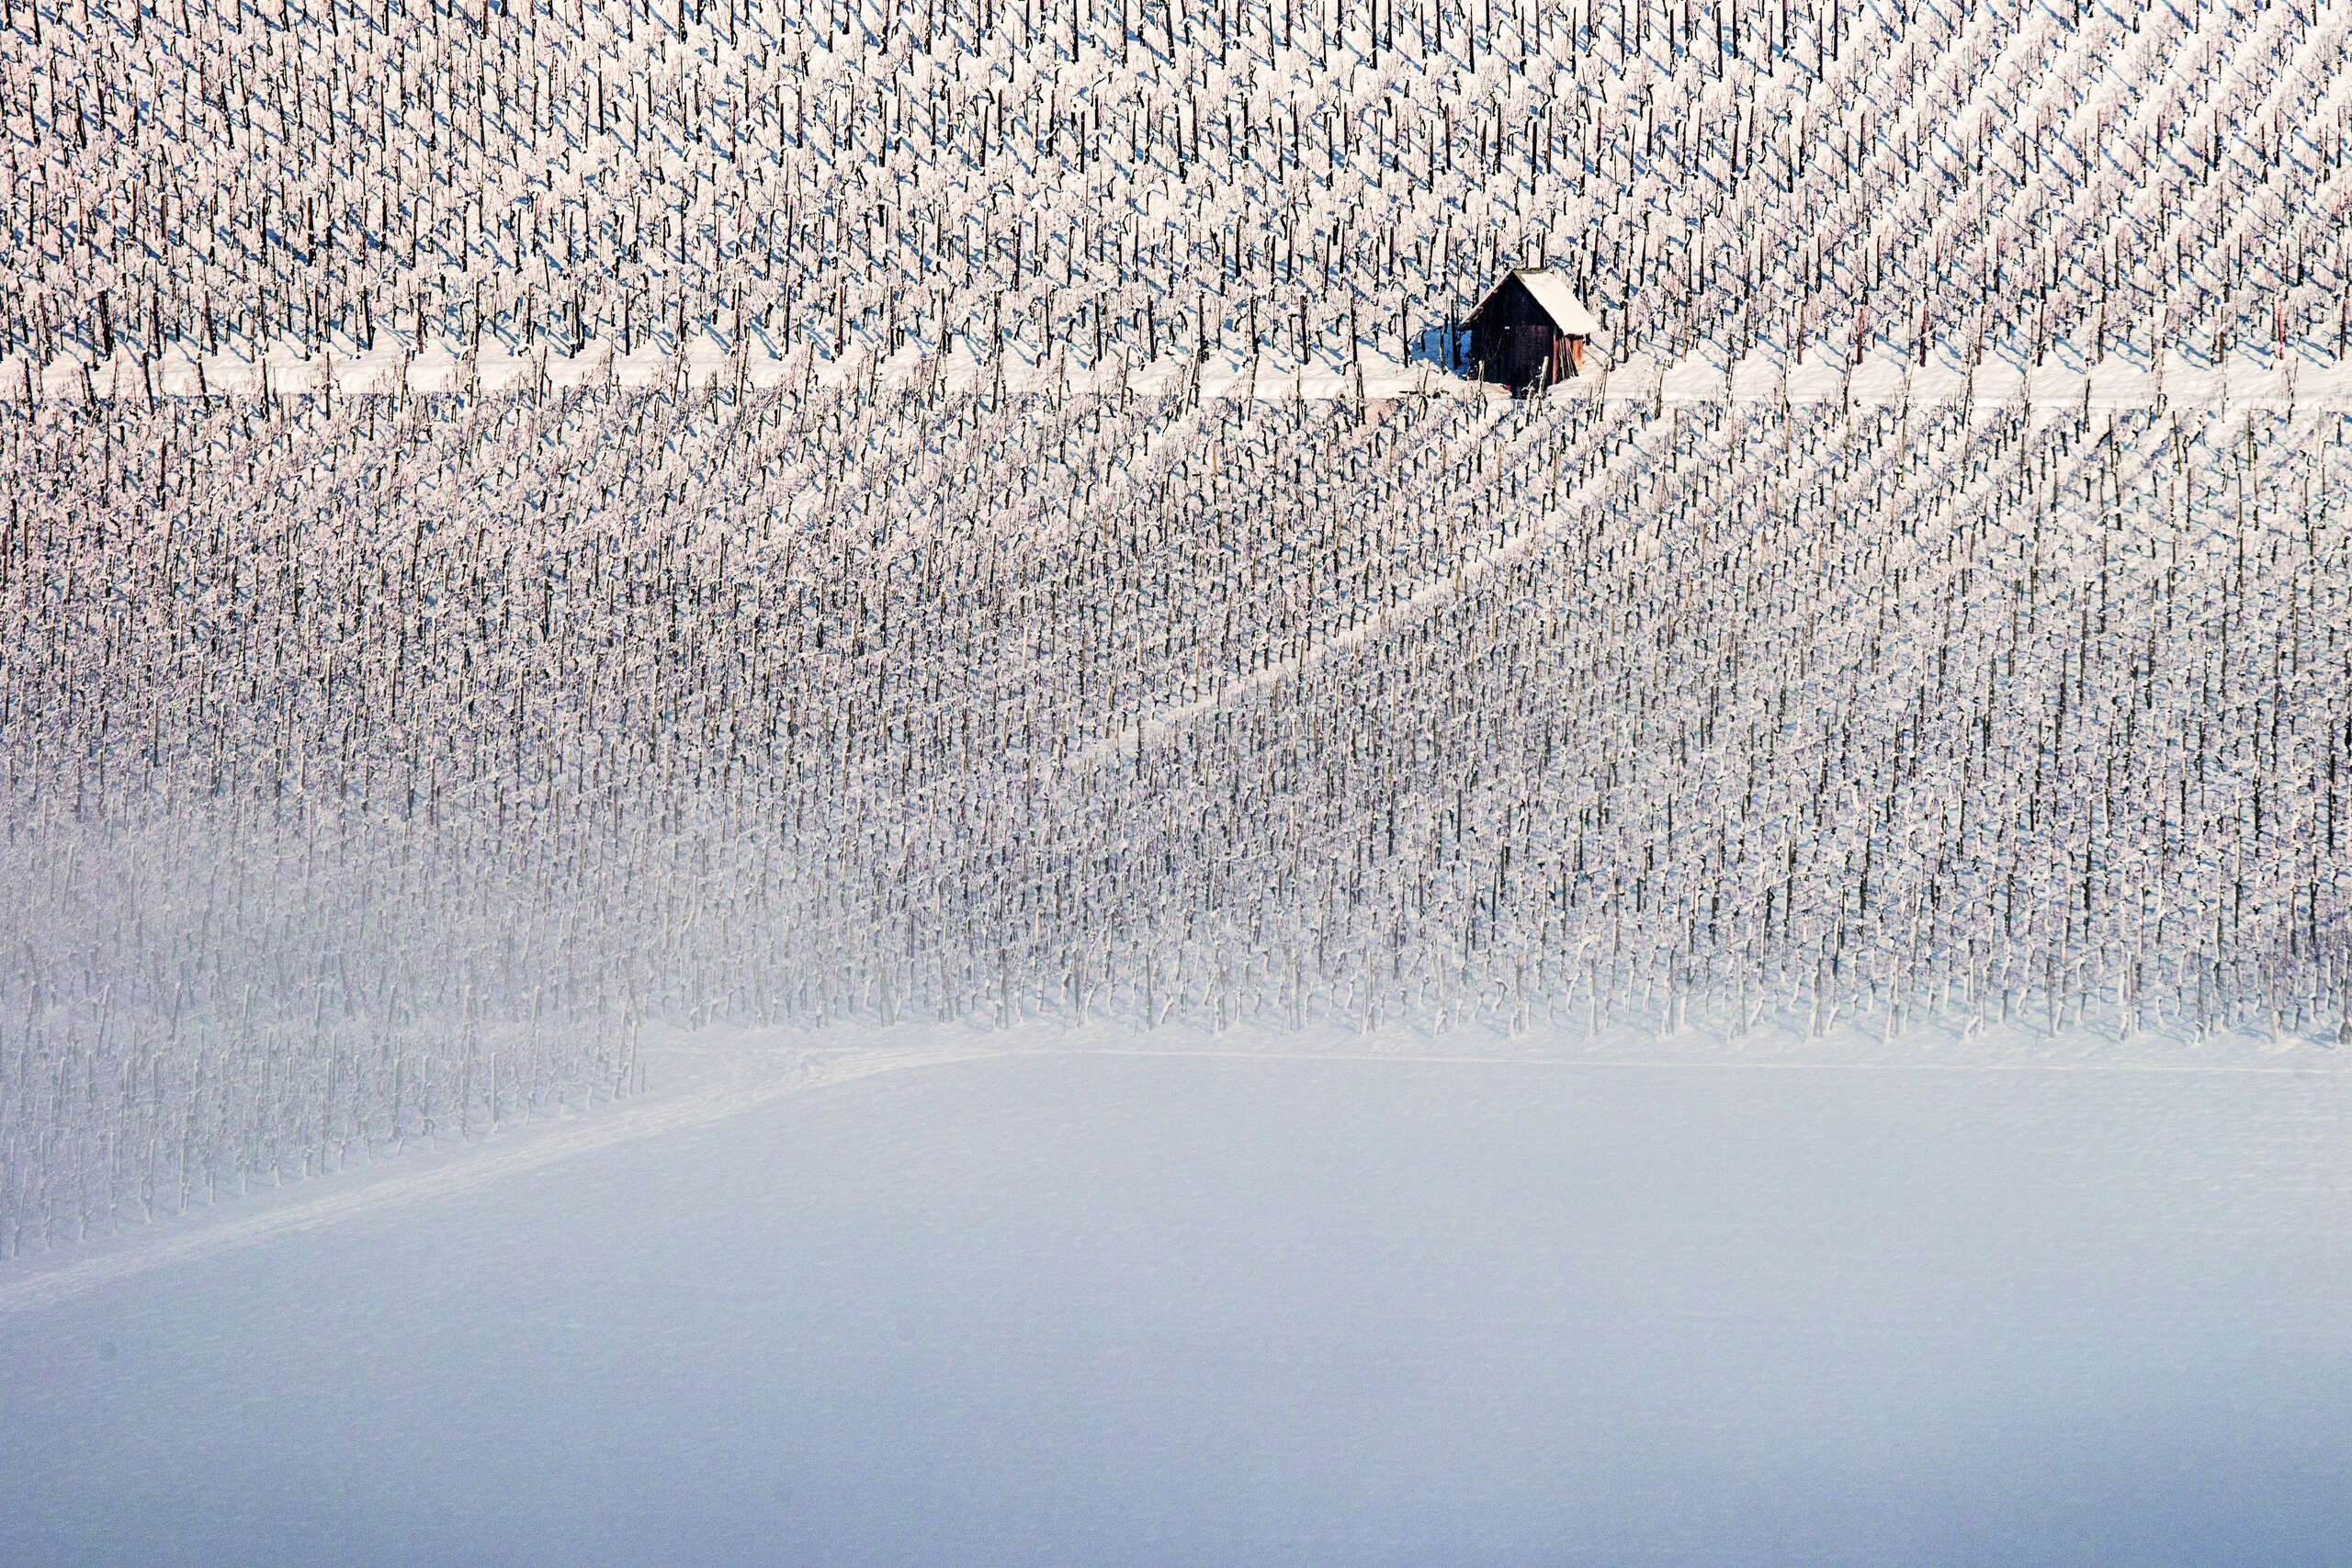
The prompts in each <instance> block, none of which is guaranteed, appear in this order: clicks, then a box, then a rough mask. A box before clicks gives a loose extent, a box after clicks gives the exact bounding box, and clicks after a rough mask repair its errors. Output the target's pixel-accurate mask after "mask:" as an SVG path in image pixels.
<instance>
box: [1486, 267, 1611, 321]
mask: <svg viewBox="0 0 2352 1568" xmlns="http://www.w3.org/2000/svg"><path fill="white" fill-rule="evenodd" d="M1510 276H1511V277H1515V278H1517V279H1519V281H1520V284H1521V287H1523V288H1525V289H1526V290H1527V292H1528V293H1529V294H1531V295H1532V296H1533V297H1534V299H1535V303H1536V304H1538V305H1540V306H1542V307H1543V310H1544V314H1545V315H1547V316H1549V317H1551V318H1552V324H1553V325H1554V326H1555V327H1557V328H1559V329H1560V330H1561V331H1562V332H1564V333H1567V334H1568V335H1569V336H1570V337H1590V336H1591V335H1592V334H1593V333H1597V332H1599V331H1600V318H1599V317H1597V316H1595V315H1594V314H1593V313H1592V312H1591V311H1590V310H1586V309H1585V308H1584V301H1583V300H1581V299H1577V297H1576V293H1575V291H1574V290H1573V289H1571V288H1569V287H1568V280H1567V278H1566V276H1565V275H1564V274H1561V273H1558V272H1555V271H1554V270H1553V269H1552V268H1550V267H1548V266H1522V267H1514V268H1513V269H1512V270H1511V275H1510ZM1503 281H1504V282H1505V283H1508V282H1509V281H1510V278H1505V279H1504V280H1503ZM1495 287H1496V288H1501V287H1502V284H1500V283H1498V284H1497V285H1495ZM1493 298H1494V296H1493V295H1492V294H1489V295H1487V299H1493ZM1478 308H1479V309H1480V310H1485V309H1486V303H1485V301H1484V300H1481V301H1480V302H1479V307H1478Z"/></svg>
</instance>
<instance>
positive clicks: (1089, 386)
mask: <svg viewBox="0 0 2352 1568" xmlns="http://www.w3.org/2000/svg"><path fill="white" fill-rule="evenodd" d="M817 388H832V389H844V390H850V391H859V390H868V389H898V390H905V391H925V392H937V391H947V392H956V391H962V392H978V393H1003V394H1006V395H1012V396H1029V395H1057V394H1059V395H1069V396H1088V395H1102V394H1119V393H1134V394H1139V395H1143V396H1149V397H1168V396H1191V397H1197V398H1220V399H1229V398H1241V399H1250V400H1313V401H1330V400H1387V399H1397V398H1404V397H1469V398H1503V397H1508V396H1509V395H1510V393H1509V390H1508V389H1506V388H1503V387H1499V386H1495V385H1492V384H1487V383H1481V382H1479V381H1476V380H1475V379H1471V378H1466V377H1464V376H1460V375H1456V374H1454V373H1453V372H1452V371H1450V370H1447V369H1445V368H1443V367H1441V366H1438V365H1435V364H1432V363H1430V362H1429V361H1425V360H1403V361H1400V360H1398V359H1396V358H1393V357H1388V356H1385V355H1379V354H1362V355H1354V356H1351V357H1347V358H1342V357H1340V356H1338V355H1330V356H1326V357H1321V358H1310V359H1305V360H1302V359H1298V358H1295V357H1293V358H1283V357H1280V356H1272V355H1269V356H1262V357H1250V356H1247V355H1241V356H1236V355H1212V356H1210V357H1208V358H1206V359H1204V360H1201V361H1198V362H1195V361H1193V360H1191V359H1174V358H1160V359H1156V360H1140V361H1136V360H1128V359H1124V358H1121V359H1105V360H1100V361H1094V362H1085V361H1072V360H1071V359H1070V358H1069V356H1068V355H1042V356H1041V355H1016V354H1005V355H996V356H992V357H989V358H980V357H976V356H974V355H971V354H970V353H968V352H965V351H963V350H962V348H961V347H960V345H959V346H958V348H957V349H956V350H955V351H952V352H950V353H948V354H945V355H933V354H928V353H924V352H922V351H920V350H918V349H915V348H911V347H910V348H906V349H901V350H899V352H897V353H896V354H891V355H876V354H874V353H867V354H863V355H853V356H850V357H846V358H842V359H823V358H819V357H818V356H816V355H813V354H808V353H803V354H799V355H775V354H771V353H768V352H766V351H764V350H761V351H758V352H753V351H752V350H751V349H750V348H749V347H748V346H746V348H745V349H744V351H743V352H741V353H730V352H729V350H728V349H727V348H726V347H725V346H724V345H722V344H719V343H718V341H716V340H715V339H712V338H709V337H703V338H699V339H696V340H695V341H694V342H691V343H689V344H687V345H686V347H685V349H684V351H683V352H673V351H670V350H665V349H663V348H662V347H660V346H657V345H654V344H640V345H639V346H637V347H635V348H634V349H630V350H628V351H624V350H623V349H622V348H621V346H620V345H619V344H610V343H591V344H584V345H582V348H581V350H580V352H578V353H577V354H563V353H557V352H554V351H552V350H550V349H548V348H547V347H545V346H541V347H540V348H538V349H537V350H536V351H531V350H520V349H515V348H510V347H508V346H506V345H504V344H500V343H498V342H496V341H494V340H493V341H492V343H490V344H487V345H486V346H484V347H482V348H480V349H466V348H461V347H459V346H458V345H457V344H450V343H447V342H439V341H432V342H428V343H427V344H425V346H424V348H423V349H422V350H412V349H408V348H402V347H395V346H391V345H390V344H386V345H380V346H379V347H377V348H374V349H370V350H366V351H357V350H352V351H345V352H336V351H334V350H332V349H322V348H320V347H317V346H312V345H305V344H295V343H285V344H278V345H277V346H275V347H272V348H270V349H268V350H266V351H265V352H260V353H251V354H238V353H231V352H227V351H222V352H220V353H216V354H209V355H206V354H197V353H186V352H174V353H170V354H167V355H164V356H162V357H159V358H156V359H153V360H152V361H147V360H142V359H141V358H139V357H138V356H136V355H132V354H131V353H130V351H129V350H128V349H122V350H118V351H117V352H116V354H115V355H113V356H112V357H111V358H108V359H105V360H99V361H91V360H87V359H82V358H75V357H72V356H64V357H60V358H58V359H56V360H53V361H51V362H50V363H49V364H47V365H44V366H40V367H33V366H31V365H29V364H28V362H26V361H25V360H23V359H10V358H0V395H6V394H8V393H12V392H13V393H15V394H16V395H17V396H18V397H20V398H26V399H28V400H47V401H64V402H75V401H87V402H101V401H104V402H111V401H115V400H132V401H138V400H154V399H158V398H185V397H220V396H244V397H253V396H262V395H277V396H287V397H295V396H311V395H321V394H347V395H355V396H356V395H384V394H394V395H398V394H408V393H441V392H475V393H485V394H498V393H516V394H526V395H527V394H544V393H550V392H561V391H570V390H579V389H633V390H663V391H668V390H719V391H741V390H761V391H766V390H775V389H795V390H800V389H817ZM1548 395H1549V396H1551V397H1553V398H1554V399H1564V400H1620V401H1626V402H1634V403H1645V404H1651V405H1655V406H1663V405H1666V404H1670V403H1724V402H1750V403H1762V404H1768V405H1773V404H1789V405H1793V404H1811V403H1836V404H1839V405H1841V406H1853V407H1860V408H1894V407H1904V406H1908V405H1914V404H1917V405H1965V406H1969V407H1982V408H2014V407H2033V408H2045V409H2073V410H2083V411H2087V410H2112V409H2165V408H2181V409H2241V410H2245V409H2264V410H2275V411H2280V412H2297V411H2301V412H2313V413H2316V412H2328V411H2335V412H2352V369H2347V368H2346V366H2345V365H2344V364H2343V362H2342V361H2340V360H2338V359H2335V358H2334V357H2323V356H2317V355H2313V356H2308V357H2293V356H2287V355H2252V354H2235V355H2222V356H2221V357H2218V358H2216V357H2213V356H2211V355H2200V356H2196V357H2191V356H2189V355H2184V354H2181V353H2178V352H2171V353H2166V354H2163V355H2156V356H2154V358H2145V357H2143V358H2139V359H2126V358H2122V357H2116V358H2109V359H2102V360H2097V361H2090V362H2083V361H2080V360H2076V361H2075V362H2072V363H2069V362H2067V361H2064V360H2057V359H2052V360H2045V361H2043V362H2041V363H2039V364H2036V363H2032V362H2030V361H2026V360H2022V359H2020V360H2016V361H2011V360H2007V359H2000V358H1994V359H1989V360H1987V361H1985V363H1983V364H1980V365H1976V366H1974V367H1962V366H1957V365H1953V364H1948V363H1943V362H1940V361H1939V362H1936V363H1931V364H1926V365H1920V364H1915V363H1912V362H1911V361H1909V360H1906V359H1903V358H1899V357H1893V356H1888V355H1878V356H1875V357H1865V358H1860V359H1856V358H1852V357H1850V356H1849V357H1847V358H1843V359H1840V358H1835V357H1832V356H1830V355H1823V354H1815V355H1811V356H1809V357H1806V358H1803V359H1798V360H1789V359H1787V358H1785V357H1784V356H1781V355H1772V354H1764V353H1756V354H1749V355H1744V356H1741V357H1738V358H1726V357H1724V355H1692V356H1691V357H1688V358H1683V359H1677V360H1673V361H1668V362H1661V361H1659V360H1656V359H1652V358H1648V357H1645V356H1643V355H1629V356H1627V357H1625V358H1624V359H1623V360H1622V361H1620V362H1617V363H1614V364H1611V363H1610V362H1609V361H1607V360H1606V359H1604V358H1601V357H1600V356H1597V355H1596V356H1595V357H1594V358H1593V359H1591V360H1589V362H1588V364H1587V367H1586V370H1585V373H1584V374H1583V375H1582V376H1580V377H1578V378H1575V379H1572V380H1568V381H1564V382H1562V383H1560V384H1559V385H1558V386H1557V387H1555V388H1554V389H1552V390H1551V392H1550V393H1549V394H1548Z"/></svg>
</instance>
